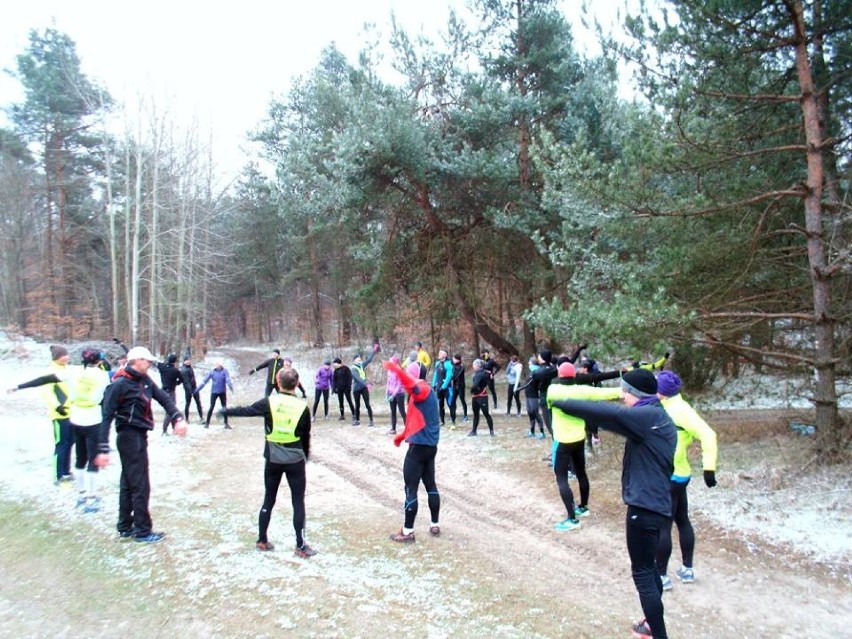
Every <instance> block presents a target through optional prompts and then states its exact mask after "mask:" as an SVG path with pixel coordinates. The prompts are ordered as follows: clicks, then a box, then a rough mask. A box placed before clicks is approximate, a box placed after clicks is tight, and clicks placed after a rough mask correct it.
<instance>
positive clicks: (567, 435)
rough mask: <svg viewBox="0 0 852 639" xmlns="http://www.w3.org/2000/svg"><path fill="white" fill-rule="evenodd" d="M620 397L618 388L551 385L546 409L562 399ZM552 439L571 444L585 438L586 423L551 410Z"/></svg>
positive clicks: (603, 399)
mask: <svg viewBox="0 0 852 639" xmlns="http://www.w3.org/2000/svg"><path fill="white" fill-rule="evenodd" d="M620 397H621V389H620V388H617V387H616V388H595V387H594V386H586V385H585V384H559V383H553V384H551V385H550V386H549V387H548V388H547V407H548V408H550V409H553V402H555V401H559V400H562V399H586V400H600V401H606V400H613V399H619V398H620ZM551 423H552V426H553V439H554V440H556V441H557V442H559V443H560V444H573V443H574V442H581V441H583V440H584V439H585V438H586V422H585V421H584V420H582V419H580V418H579V417H574V416H573V415H568V414H567V413H564V412H562V411H561V410H559V409H558V408H557V409H555V410H553V420H552V422H551Z"/></svg>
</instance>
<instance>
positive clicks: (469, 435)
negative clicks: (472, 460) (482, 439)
mask: <svg viewBox="0 0 852 639" xmlns="http://www.w3.org/2000/svg"><path fill="white" fill-rule="evenodd" d="M467 436H468V437H476V431H475V430H472V431H470V432H469V433H468V434H467Z"/></svg>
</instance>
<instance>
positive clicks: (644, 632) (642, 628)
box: [630, 619, 654, 639]
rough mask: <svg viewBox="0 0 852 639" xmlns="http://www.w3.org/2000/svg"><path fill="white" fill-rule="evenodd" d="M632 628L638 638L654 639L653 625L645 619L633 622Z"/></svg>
mask: <svg viewBox="0 0 852 639" xmlns="http://www.w3.org/2000/svg"><path fill="white" fill-rule="evenodd" d="M630 630H631V631H632V634H633V636H634V637H636V639H654V635H652V634H651V627H650V626H649V625H648V622H647V621H645V620H644V619H643V620H642V621H640V622H639V623H635V624H633V626H632V627H631V628H630Z"/></svg>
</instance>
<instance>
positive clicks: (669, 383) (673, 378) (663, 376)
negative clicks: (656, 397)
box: [657, 371, 683, 397]
mask: <svg viewBox="0 0 852 639" xmlns="http://www.w3.org/2000/svg"><path fill="white" fill-rule="evenodd" d="M681 386H683V382H682V381H680V377H678V374H677V373H675V372H674V371H660V373H659V374H658V375H657V392H658V393H659V394H660V395H665V396H666V397H674V396H675V395H677V394H678V393H679V392H680V387H681Z"/></svg>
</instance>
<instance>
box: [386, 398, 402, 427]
mask: <svg viewBox="0 0 852 639" xmlns="http://www.w3.org/2000/svg"><path fill="white" fill-rule="evenodd" d="M388 402H390V414H391V430H394V431H395V430H396V413H397V411H399V414H400V416H401V417H402V423H403V424H405V393H399V394H397V395H392V396H391V397H390V398H388Z"/></svg>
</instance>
